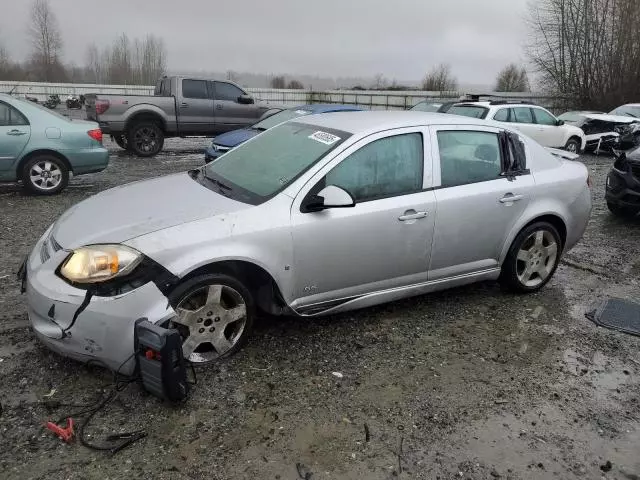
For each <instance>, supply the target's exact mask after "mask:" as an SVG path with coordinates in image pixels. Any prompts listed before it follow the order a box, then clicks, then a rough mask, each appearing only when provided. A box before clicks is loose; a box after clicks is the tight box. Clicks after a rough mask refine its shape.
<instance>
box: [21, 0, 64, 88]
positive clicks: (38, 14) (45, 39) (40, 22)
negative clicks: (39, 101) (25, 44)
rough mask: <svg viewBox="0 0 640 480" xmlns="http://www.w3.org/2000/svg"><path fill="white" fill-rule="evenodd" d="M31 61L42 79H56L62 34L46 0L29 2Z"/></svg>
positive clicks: (58, 71) (58, 69) (59, 66)
mask: <svg viewBox="0 0 640 480" xmlns="http://www.w3.org/2000/svg"><path fill="white" fill-rule="evenodd" d="M28 33H29V38H30V40H31V46H32V48H33V52H32V63H33V65H34V67H35V68H37V69H38V70H39V72H38V73H39V75H40V76H41V77H42V79H43V80H44V81H52V80H58V79H59V78H55V77H59V76H60V70H61V65H60V61H59V55H60V53H61V51H62V36H61V34H60V27H59V26H58V20H57V19H56V17H55V15H54V14H53V12H52V11H51V7H50V6H49V1H48V0H34V1H33V3H32V4H31V19H30V24H29V29H28Z"/></svg>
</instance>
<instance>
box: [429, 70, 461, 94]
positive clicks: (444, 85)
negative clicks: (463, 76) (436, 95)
mask: <svg viewBox="0 0 640 480" xmlns="http://www.w3.org/2000/svg"><path fill="white" fill-rule="evenodd" d="M457 88H458V81H457V80H456V78H455V77H454V76H453V74H452V73H451V66H450V65H448V64H446V63H441V64H440V65H438V66H437V67H434V68H433V69H432V70H431V71H430V72H429V73H427V75H426V76H425V77H424V80H423V81H422V89H423V90H427V91H429V92H453V91H455V90H456V89H457Z"/></svg>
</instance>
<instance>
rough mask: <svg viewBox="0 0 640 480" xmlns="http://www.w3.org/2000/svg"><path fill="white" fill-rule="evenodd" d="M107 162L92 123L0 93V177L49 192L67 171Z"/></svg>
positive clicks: (36, 191) (97, 167)
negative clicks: (71, 118)
mask: <svg viewBox="0 0 640 480" xmlns="http://www.w3.org/2000/svg"><path fill="white" fill-rule="evenodd" d="M108 164H109V152H108V151H107V149H106V148H104V147H103V146H102V131H101V130H100V127H99V126H98V124H97V123H94V122H85V121H83V120H70V119H68V118H66V117H63V116H62V115H59V114H58V113H56V112H54V111H53V110H48V109H46V108H44V107H43V106H42V105H39V104H37V103H32V102H29V101H27V100H21V99H18V98H15V97H12V96H10V95H5V94H0V182H16V181H22V185H23V187H24V188H26V189H27V190H29V191H30V192H32V193H34V194H37V195H53V194H56V193H59V192H60V191H62V190H63V189H64V188H65V187H66V186H67V184H68V183H69V177H70V175H71V174H73V175H83V174H85V173H93V172H99V171H101V170H104V169H105V168H106V167H107V165H108Z"/></svg>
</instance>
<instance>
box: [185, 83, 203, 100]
mask: <svg viewBox="0 0 640 480" xmlns="http://www.w3.org/2000/svg"><path fill="white" fill-rule="evenodd" d="M182 96H183V97H185V98H209V94H208V92H207V82H206V81H205V80H182Z"/></svg>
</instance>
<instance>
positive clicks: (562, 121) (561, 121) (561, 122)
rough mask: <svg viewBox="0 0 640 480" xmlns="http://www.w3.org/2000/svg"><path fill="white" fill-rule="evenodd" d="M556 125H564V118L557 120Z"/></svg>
mask: <svg viewBox="0 0 640 480" xmlns="http://www.w3.org/2000/svg"><path fill="white" fill-rule="evenodd" d="M556 125H557V126H558V127H561V126H562V125H564V120H557V121H556Z"/></svg>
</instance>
